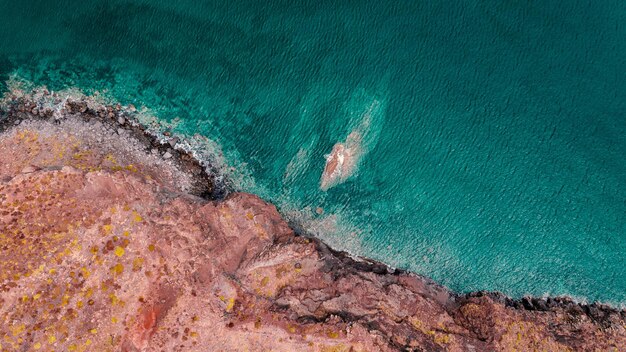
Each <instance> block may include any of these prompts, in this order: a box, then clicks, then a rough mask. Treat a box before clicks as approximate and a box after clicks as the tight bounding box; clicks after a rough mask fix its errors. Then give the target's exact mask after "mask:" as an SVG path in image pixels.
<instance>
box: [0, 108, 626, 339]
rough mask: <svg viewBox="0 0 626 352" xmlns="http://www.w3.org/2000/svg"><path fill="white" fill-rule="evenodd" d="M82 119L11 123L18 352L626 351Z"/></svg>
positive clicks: (545, 310)
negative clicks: (337, 243)
mask: <svg viewBox="0 0 626 352" xmlns="http://www.w3.org/2000/svg"><path fill="white" fill-rule="evenodd" d="M79 103H80V102H68V103H66V104H67V106H70V107H69V108H68V112H67V113H66V114H65V115H64V116H63V117H62V118H54V116H52V114H50V116H39V115H40V114H37V116H39V117H34V116H33V110H34V107H32V105H30V104H34V103H31V102H29V101H28V97H26V98H16V99H15V101H14V102H12V103H10V104H8V105H7V106H8V108H7V111H5V114H4V117H3V120H2V121H3V122H2V123H3V129H5V131H4V132H2V133H1V134H0V346H1V348H0V350H8V351H12V350H16V351H29V350H43V351H52V350H54V351H246V350H248V351H268V350H272V351H309V350H310V351H397V350H408V351H439V350H442V351H443V350H449V351H490V350H502V351H513V350H517V351H533V350H538V351H544V350H545V351H573V350H589V351H592V350H601V351H607V350H611V349H614V350H624V348H625V346H626V328H625V325H626V313H625V312H624V311H619V310H616V309H613V308H610V307H605V306H602V305H581V304H577V303H574V302H572V301H571V300H568V299H566V298H558V299H524V300H519V301H516V300H511V299H509V298H506V297H504V296H502V295H498V294H495V293H475V294H470V295H457V294H454V293H451V292H449V291H448V290H447V289H445V288H443V287H441V286H439V285H437V284H435V283H433V282H431V281H429V280H427V279H425V278H422V277H420V276H417V275H414V274H411V273H406V272H401V271H395V270H391V269H388V268H387V267H385V266H384V265H382V264H379V263H376V262H371V261H366V260H363V261H355V260H353V259H351V258H350V257H349V256H347V255H345V254H343V253H338V252H335V251H333V250H331V249H330V248H328V247H327V246H326V245H324V244H323V243H321V242H319V241H317V240H315V239H311V238H307V237H304V236H299V235H297V234H295V233H294V231H293V230H292V229H291V228H290V227H289V226H288V225H287V223H286V222H285V221H284V220H283V219H282V218H281V216H280V215H279V213H278V212H277V210H276V208H275V207H274V206H273V205H271V204H268V203H266V202H264V201H262V200H261V199H259V198H258V197H256V196H254V195H251V194H244V193H234V194H230V195H229V196H228V197H226V198H225V199H217V198H213V199H211V198H210V197H209V195H211V194H214V193H215V192H214V189H213V186H214V185H212V184H211V181H210V177H205V176H206V175H203V174H202V172H200V171H198V170H197V167H198V165H196V164H194V163H193V162H192V161H190V160H188V159H187V157H185V155H184V153H181V152H179V151H176V150H168V151H165V153H169V155H165V153H159V152H156V153H155V152H153V149H154V148H155V147H154V145H151V143H154V140H150V138H148V137H145V138H146V140H142V138H141V137H137V134H136V133H139V132H140V131H139V132H138V131H137V130H133V128H131V127H129V126H128V121H127V119H128V116H126V115H123V113H122V112H123V111H124V110H123V109H107V108H106V107H104V108H103V109H104V110H102V111H106V112H107V113H106V114H104V115H103V114H98V110H94V109H88V108H84V109H82V108H78V109H76V108H72V107H71V104H74V105H75V106H79V105H77V104H79ZM109 114H110V115H111V116H109ZM101 115H103V116H101ZM124 116H125V117H124ZM120 117H124V120H122V119H120ZM16 121H17V122H19V124H16ZM119 125H121V126H122V127H123V130H122V131H119V130H118V129H119V128H120V127H119ZM157 149H158V148H157ZM194 170H195V171H194Z"/></svg>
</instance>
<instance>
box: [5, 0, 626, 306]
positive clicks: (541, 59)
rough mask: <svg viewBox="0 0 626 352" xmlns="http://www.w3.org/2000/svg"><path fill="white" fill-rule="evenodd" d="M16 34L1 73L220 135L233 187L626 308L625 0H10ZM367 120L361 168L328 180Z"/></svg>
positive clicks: (407, 261)
mask: <svg viewBox="0 0 626 352" xmlns="http://www.w3.org/2000/svg"><path fill="white" fill-rule="evenodd" d="M0 35H1V39H0V75H2V80H3V81H6V80H9V79H11V80H13V81H16V80H27V81H30V82H32V83H33V84H34V85H44V84H45V85H47V86H48V87H49V88H51V89H55V90H62V89H67V88H70V87H76V88H78V89H81V90H84V91H86V92H90V93H93V92H94V91H98V92H100V93H101V94H102V95H105V96H107V97H109V98H111V99H115V100H119V101H121V102H123V103H133V104H135V105H137V106H145V107H146V108H148V109H149V111H148V112H146V114H147V113H150V114H154V115H155V116H157V117H158V118H159V119H161V120H162V121H164V122H172V123H176V130H177V131H178V132H179V133H185V134H188V135H193V134H196V133H198V134H201V135H204V136H206V137H208V138H210V139H211V140H213V141H215V142H217V143H218V144H219V145H220V146H221V149H222V150H223V152H224V153H225V155H226V156H227V159H228V162H229V164H230V165H232V166H233V167H234V171H229V175H228V177H230V179H231V180H233V183H234V185H235V187H237V188H239V189H242V190H246V191H250V192H254V193H257V194H260V195H261V196H262V197H264V198H265V199H268V200H271V201H273V202H274V203H275V204H277V206H278V207H279V208H280V210H281V211H282V212H283V213H284V214H285V216H287V217H288V218H290V219H291V220H293V221H297V222H298V223H300V224H302V226H304V227H305V228H307V229H308V230H309V231H310V232H312V233H314V234H316V235H317V236H319V237H321V238H323V239H325V240H326V241H328V242H329V243H331V244H332V245H333V246H335V247H338V248H340V249H346V250H349V251H350V252H351V253H354V254H358V255H365V256H369V257H373V258H376V259H379V260H382V261H383V262H386V263H388V264H390V265H393V266H398V267H401V268H405V269H410V270H412V271H415V272H418V273H420V274H423V275H426V276H429V277H432V278H433V279H435V280H436V281H438V282H441V283H443V284H445V285H447V286H449V287H451V288H453V289H455V290H460V291H471V290H480V289H488V290H500V291H503V292H505V293H507V294H510V295H513V296H521V295H524V294H534V295H542V294H546V293H547V294H569V295H572V296H574V297H576V298H580V299H588V300H596V299H598V300H601V301H605V302H611V303H614V304H626V269H625V267H626V265H625V264H626V260H625V259H624V258H625V255H626V162H625V156H626V137H625V136H626V69H625V68H626V3H624V2H623V1H574V0H572V1H565V2H557V1H542V2H522V1H509V2H502V1H495V0H493V1H465V2H456V1H430V2H428V1H348V2H341V3H340V2H330V1H315V2H313V1H272V2H270V3H267V2H252V1H228V2H217V1H215V2H203V3H202V4H199V2H198V1H177V2H172V1H147V0H146V1H141V0H116V1H107V2H100V1H83V2H76V1H67V0H56V1H47V0H40V1H34V0H31V1H7V0H2V1H0ZM372 104H376V106H377V108H376V109H375V110H373V111H372V112H371V113H370V114H369V115H368V114H367V112H368V109H369V108H370V107H371V106H372ZM366 115H367V116H368V117H367V118H366ZM353 131H358V132H359V133H360V135H361V136H362V138H361V143H360V145H359V147H360V151H361V154H360V158H358V163H357V168H356V171H355V173H354V174H353V175H351V177H349V178H348V179H347V180H345V182H343V183H340V184H338V185H336V186H334V187H332V188H330V189H329V190H327V191H322V190H321V189H320V175H321V173H322V170H323V168H324V164H325V159H324V155H325V154H328V153H329V152H330V151H331V149H332V147H333V145H334V144H335V143H337V142H343V141H345V140H346V138H347V136H348V135H349V134H350V133H351V132H353ZM318 207H319V208H322V209H323V211H324V212H323V214H321V215H319V214H317V213H316V212H315V210H316V209H317V208H318Z"/></svg>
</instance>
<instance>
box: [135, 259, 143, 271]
mask: <svg viewBox="0 0 626 352" xmlns="http://www.w3.org/2000/svg"><path fill="white" fill-rule="evenodd" d="M143 262H144V259H143V258H141V257H137V258H135V259H133V271H139V270H141V267H142V266H143Z"/></svg>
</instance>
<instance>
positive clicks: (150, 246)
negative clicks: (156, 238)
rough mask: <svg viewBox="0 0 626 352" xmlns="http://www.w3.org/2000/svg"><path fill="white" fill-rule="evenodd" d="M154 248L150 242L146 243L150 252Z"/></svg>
mask: <svg viewBox="0 0 626 352" xmlns="http://www.w3.org/2000/svg"><path fill="white" fill-rule="evenodd" d="M154 249H155V247H154V245H153V244H152V243H151V244H149V245H148V250H149V251H150V252H154Z"/></svg>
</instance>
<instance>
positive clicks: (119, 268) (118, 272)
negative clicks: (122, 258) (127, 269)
mask: <svg viewBox="0 0 626 352" xmlns="http://www.w3.org/2000/svg"><path fill="white" fill-rule="evenodd" d="M111 272H112V273H113V274H116V275H121V274H122V273H123V272H124V266H123V265H122V264H120V263H117V264H115V265H114V266H113V267H112V268H111Z"/></svg>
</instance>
